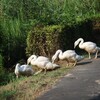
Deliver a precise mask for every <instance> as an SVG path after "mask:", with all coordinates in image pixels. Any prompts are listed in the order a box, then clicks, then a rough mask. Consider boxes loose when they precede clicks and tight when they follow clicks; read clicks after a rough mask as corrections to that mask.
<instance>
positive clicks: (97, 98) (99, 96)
mask: <svg viewBox="0 0 100 100" xmlns="http://www.w3.org/2000/svg"><path fill="white" fill-rule="evenodd" d="M89 100H100V94H98V96H95V97H93V98H91V99H89Z"/></svg>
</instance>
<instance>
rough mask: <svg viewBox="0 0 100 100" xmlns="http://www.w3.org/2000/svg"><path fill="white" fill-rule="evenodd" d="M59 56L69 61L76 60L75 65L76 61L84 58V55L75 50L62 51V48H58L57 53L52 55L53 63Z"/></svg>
mask: <svg viewBox="0 0 100 100" xmlns="http://www.w3.org/2000/svg"><path fill="white" fill-rule="evenodd" d="M57 58H59V59H60V60H64V59H65V60H66V61H67V62H68V65H69V62H73V61H74V66H75V65H76V63H77V62H78V61H80V60H82V59H83V58H84V57H83V56H80V55H78V54H77V53H76V52H75V51H74V50H67V51H65V52H62V50H57V51H56V53H55V54H54V55H53V57H52V63H54V61H55V60H56V59H57Z"/></svg>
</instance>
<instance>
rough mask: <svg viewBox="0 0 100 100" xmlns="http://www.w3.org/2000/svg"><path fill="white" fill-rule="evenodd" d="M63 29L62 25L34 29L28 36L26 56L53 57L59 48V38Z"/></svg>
mask: <svg viewBox="0 0 100 100" xmlns="http://www.w3.org/2000/svg"><path fill="white" fill-rule="evenodd" d="M62 29H63V27H62V26H60V25H53V26H36V27H34V28H33V30H31V31H30V32H29V34H28V36H27V48H26V54H27V55H28V56H29V55H31V54H34V53H35V54H38V55H44V56H47V55H48V56H50V55H52V53H54V51H55V50H56V49H58V48H59V42H58V41H59V39H58V38H59V34H61V32H62Z"/></svg>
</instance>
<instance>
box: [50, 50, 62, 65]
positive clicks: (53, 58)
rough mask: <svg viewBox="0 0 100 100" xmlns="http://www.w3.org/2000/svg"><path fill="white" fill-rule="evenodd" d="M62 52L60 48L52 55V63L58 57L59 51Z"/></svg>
mask: <svg viewBox="0 0 100 100" xmlns="http://www.w3.org/2000/svg"><path fill="white" fill-rule="evenodd" d="M60 52H62V51H61V50H60V49H59V50H57V51H56V53H55V54H54V55H53V56H52V63H54V61H55V60H56V59H57V58H58V55H59V53H60Z"/></svg>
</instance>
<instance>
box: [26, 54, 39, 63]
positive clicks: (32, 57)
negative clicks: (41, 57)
mask: <svg viewBox="0 0 100 100" xmlns="http://www.w3.org/2000/svg"><path fill="white" fill-rule="evenodd" d="M36 58H37V56H36V55H31V56H30V57H29V58H28V59H27V65H29V64H30V63H31V60H35V59H36Z"/></svg>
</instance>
